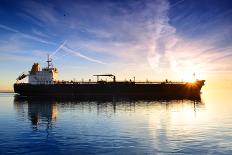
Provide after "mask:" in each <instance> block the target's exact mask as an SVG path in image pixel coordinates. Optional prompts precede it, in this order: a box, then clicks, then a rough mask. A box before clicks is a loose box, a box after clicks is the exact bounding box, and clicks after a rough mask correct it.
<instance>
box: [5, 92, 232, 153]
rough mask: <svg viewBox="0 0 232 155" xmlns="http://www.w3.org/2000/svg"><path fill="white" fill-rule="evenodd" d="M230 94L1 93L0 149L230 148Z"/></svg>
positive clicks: (228, 150)
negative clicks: (168, 97) (58, 96)
mask: <svg viewBox="0 0 232 155" xmlns="http://www.w3.org/2000/svg"><path fill="white" fill-rule="evenodd" d="M231 101H232V97H231V93H230V92H229V91H224V92H223V93H222V91H219V92H207V91H205V92H204V93H203V95H202V99H201V101H190V100H173V101H144V100H140V101H132V100H131V101H130V100H115V99H113V100H109V101H68V100H67V101H46V100H43V101H42V100H41V101H40V100H28V99H25V100H17V98H15V97H14V94H0V154H24V153H25V154H51V153H53V154H170V153H176V154H232V103H231Z"/></svg>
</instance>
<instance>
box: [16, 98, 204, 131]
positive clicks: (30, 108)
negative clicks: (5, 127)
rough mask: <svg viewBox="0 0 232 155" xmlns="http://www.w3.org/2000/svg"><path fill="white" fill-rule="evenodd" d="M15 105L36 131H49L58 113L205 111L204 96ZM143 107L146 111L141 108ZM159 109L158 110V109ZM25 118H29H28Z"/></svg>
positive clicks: (28, 100)
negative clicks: (40, 128)
mask: <svg viewBox="0 0 232 155" xmlns="http://www.w3.org/2000/svg"><path fill="white" fill-rule="evenodd" d="M14 105H15V108H16V110H17V112H18V114H19V115H22V116H23V115H24V114H25V111H27V118H28V119H29V120H30V121H31V125H32V128H33V129H37V127H38V126H40V125H45V126H46V129H48V128H52V124H53V123H56V121H57V119H58V113H59V112H58V111H67V110H72V111H76V110H78V111H79V112H80V111H81V112H82V113H85V112H86V111H88V112H89V113H96V116H99V115H108V116H111V115H115V114H116V113H117V112H118V113H122V112H123V113H136V112H138V111H140V110H142V109H143V110H152V109H157V108H158V109H159V110H160V109H162V110H165V111H170V110H171V111H173V110H174V111H183V110H185V109H188V110H189V111H190V112H192V113H196V112H197V109H198V108H201V109H202V108H204V103H203V102H202V101H201V98H200V96H198V97H196V98H191V99H182V100H181V99H168V100H167V99H162V98H160V99H151V98H150V99H141V98H118V97H117V98H114V97H112V98H110V97H109V98H88V99H87V98H78V99H77V98H43V99H41V98H39V97H38V98H37V97H32V98H30V97H20V96H17V95H16V96H15V97H14ZM141 108H142V109H141ZM158 109H157V110H158ZM24 117H25V116H24Z"/></svg>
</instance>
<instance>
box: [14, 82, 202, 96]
mask: <svg viewBox="0 0 232 155" xmlns="http://www.w3.org/2000/svg"><path fill="white" fill-rule="evenodd" d="M203 85H204V80H197V81H195V82H194V83H181V82H179V83H170V82H169V83H167V82H161V83H158V82H156V83H155V82H153V83H138V82H136V83H135V82H96V83H91V82H90V83H88V82H86V83H59V84H39V85H32V84H28V83H22V84H17V83H16V84H14V91H15V93H17V94H19V95H20V96H30V97H33V96H34V97H36V96H37V97H38V96H40V97H41V96H45V97H52V96H53V97H61V96H66V97H104V96H130V97H145V98H146V97H154V98H177V99H178V98H195V97H199V96H200V90H201V88H202V86H203Z"/></svg>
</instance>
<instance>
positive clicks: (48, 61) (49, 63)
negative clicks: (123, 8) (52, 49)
mask: <svg viewBox="0 0 232 155" xmlns="http://www.w3.org/2000/svg"><path fill="white" fill-rule="evenodd" d="M46 62H47V63H48V68H51V67H52V59H51V58H50V55H49V54H48V60H47V61H46Z"/></svg>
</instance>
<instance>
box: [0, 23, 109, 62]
mask: <svg viewBox="0 0 232 155" xmlns="http://www.w3.org/2000/svg"><path fill="white" fill-rule="evenodd" d="M0 28H1V29H4V30H7V31H10V32H13V33H18V34H21V35H22V36H23V37H25V38H28V39H32V40H35V41H38V42H41V43H45V44H49V45H58V44H57V43H54V42H49V41H46V40H43V39H41V38H38V37H35V36H32V35H29V34H25V33H22V32H20V31H18V30H16V29H14V28H11V27H9V26H6V25H2V24H0ZM66 42H67V41H64V42H63V43H62V44H61V45H60V46H59V47H58V48H57V49H56V50H55V51H54V52H53V53H52V54H51V56H52V55H54V54H56V53H57V52H58V51H59V50H60V49H62V50H64V51H65V52H67V53H70V54H73V55H76V56H78V57H81V58H83V59H85V60H88V61H91V62H95V63H99V64H105V63H104V62H102V61H100V60H96V59H93V58H90V57H87V56H85V55H83V54H81V53H79V52H75V51H73V50H72V49H70V48H68V47H66V46H65V44H66Z"/></svg>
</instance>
